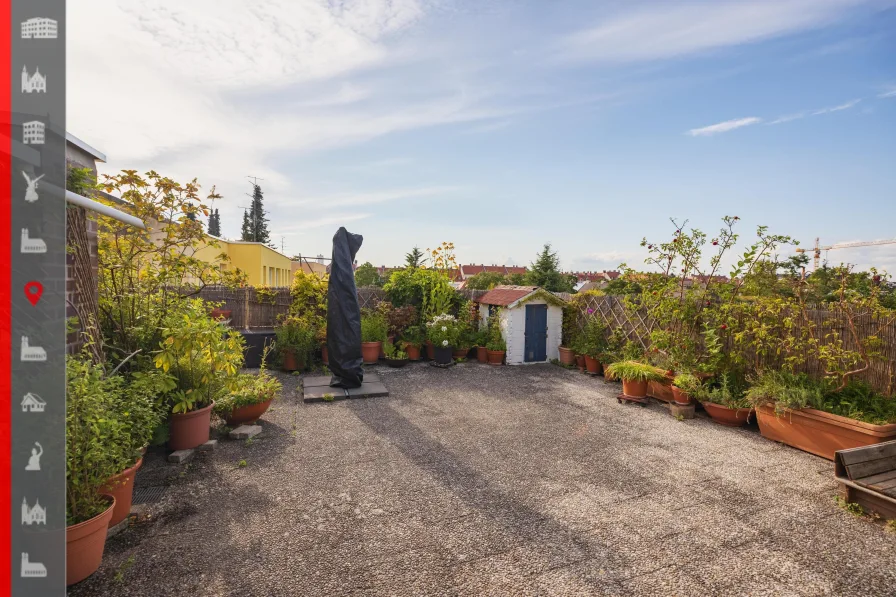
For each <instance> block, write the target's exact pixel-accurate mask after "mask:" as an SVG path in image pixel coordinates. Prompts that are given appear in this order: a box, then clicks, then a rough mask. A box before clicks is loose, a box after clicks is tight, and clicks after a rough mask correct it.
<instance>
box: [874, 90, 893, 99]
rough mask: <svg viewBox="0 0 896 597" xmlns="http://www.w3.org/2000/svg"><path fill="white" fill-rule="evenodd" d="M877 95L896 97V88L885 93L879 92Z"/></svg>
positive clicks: (880, 96)
mask: <svg viewBox="0 0 896 597" xmlns="http://www.w3.org/2000/svg"><path fill="white" fill-rule="evenodd" d="M877 97H879V98H881V99H883V98H887V97H896V89H891V90H889V91H884V92H883V93H881V94H879V95H878V96H877Z"/></svg>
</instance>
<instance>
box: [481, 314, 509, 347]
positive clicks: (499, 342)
mask: <svg viewBox="0 0 896 597" xmlns="http://www.w3.org/2000/svg"><path fill="white" fill-rule="evenodd" d="M487 329H488V341H487V342H486V344H485V349H486V350H495V351H504V352H506V351H507V343H506V342H505V341H504V333H503V332H502V331H501V318H500V316H499V314H498V313H493V314H492V316H491V317H489V318H488V327H487Z"/></svg>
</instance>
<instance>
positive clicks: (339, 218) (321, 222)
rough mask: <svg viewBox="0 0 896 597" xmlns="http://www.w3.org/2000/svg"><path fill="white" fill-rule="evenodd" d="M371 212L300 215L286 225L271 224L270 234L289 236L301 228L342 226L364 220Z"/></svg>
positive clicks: (301, 229)
mask: <svg viewBox="0 0 896 597" xmlns="http://www.w3.org/2000/svg"><path fill="white" fill-rule="evenodd" d="M370 216H371V214H366V213H339V214H331V215H326V216H320V217H312V218H308V219H304V218H303V217H302V216H299V217H298V218H297V219H298V221H297V222H295V223H292V224H290V225H288V226H280V227H277V226H273V227H272V236H275V237H276V236H279V235H285V236H291V235H292V234H293V233H296V232H300V231H303V230H310V229H312V228H322V227H323V226H342V225H343V224H346V223H348V222H357V221H358V220H364V219H366V218H369V217H370Z"/></svg>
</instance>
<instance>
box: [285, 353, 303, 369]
mask: <svg viewBox="0 0 896 597" xmlns="http://www.w3.org/2000/svg"><path fill="white" fill-rule="evenodd" d="M304 368H305V363H304V360H303V359H300V358H299V357H298V355H296V351H294V350H293V349H291V348H284V349H283V370H284V371H301V370H302V369H304Z"/></svg>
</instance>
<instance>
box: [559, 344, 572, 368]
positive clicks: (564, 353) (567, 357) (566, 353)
mask: <svg viewBox="0 0 896 597" xmlns="http://www.w3.org/2000/svg"><path fill="white" fill-rule="evenodd" d="M560 362H561V363H562V364H564V365H575V364H576V353H575V351H574V350H573V349H571V348H566V347H565V346H561V347H560Z"/></svg>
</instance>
